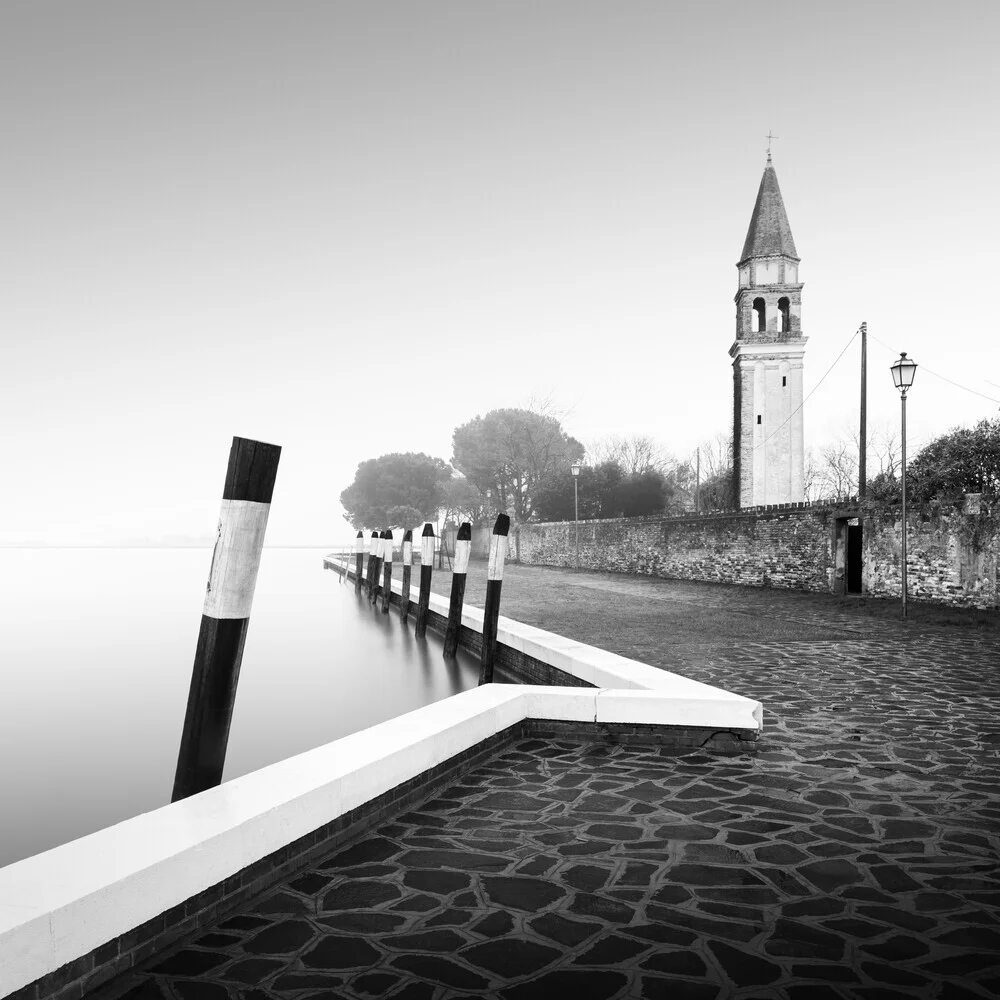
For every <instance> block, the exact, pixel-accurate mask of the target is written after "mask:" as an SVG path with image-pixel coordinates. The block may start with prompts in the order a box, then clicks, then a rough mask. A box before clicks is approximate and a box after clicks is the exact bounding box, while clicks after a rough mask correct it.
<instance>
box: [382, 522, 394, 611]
mask: <svg viewBox="0 0 1000 1000" xmlns="http://www.w3.org/2000/svg"><path fill="white" fill-rule="evenodd" d="M382 545H383V549H382V560H383V565H384V566H385V578H384V579H383V581H382V614H387V613H388V611H389V598H391V597H392V532H391V531H390V530H389V529H388V528H387V529H386V530H385V531H384V532H383V533H382Z"/></svg>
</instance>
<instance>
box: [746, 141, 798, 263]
mask: <svg viewBox="0 0 1000 1000" xmlns="http://www.w3.org/2000/svg"><path fill="white" fill-rule="evenodd" d="M779 256H780V257H790V258H791V259H792V260H795V261H798V260H799V257H798V254H796V252H795V240H794V239H792V227H791V226H790V225H789V224H788V215H787V213H786V212H785V203H784V202H783V201H782V199H781V188H779V187H778V175H777V174H776V173H775V171H774V166H773V164H772V163H771V155H770V154H768V157H767V165H766V166H765V167H764V175H763V176H762V177H761V179H760V187H759V188H758V190H757V201H756V202H755V204H754V206H753V215H751V216H750V227H749V228H748V229H747V238H746V241H745V242H744V244H743V254H742V255H741V257H740V260H739V265H742V264H744V263H745V262H746V261H747V260H749V259H750V258H751V257H779ZM739 265H737V266H739Z"/></svg>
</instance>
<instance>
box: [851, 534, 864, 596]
mask: <svg viewBox="0 0 1000 1000" xmlns="http://www.w3.org/2000/svg"><path fill="white" fill-rule="evenodd" d="M861 543H862V537H861V520H860V519H859V518H857V517H852V518H851V520H849V521H848V522H847V593H849V594H860V593H862V592H863V590H864V584H863V581H862V573H861V556H862V544H861Z"/></svg>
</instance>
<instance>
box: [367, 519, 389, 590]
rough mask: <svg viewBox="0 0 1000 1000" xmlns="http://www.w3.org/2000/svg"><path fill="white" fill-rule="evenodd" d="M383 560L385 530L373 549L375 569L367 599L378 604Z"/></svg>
mask: <svg viewBox="0 0 1000 1000" xmlns="http://www.w3.org/2000/svg"><path fill="white" fill-rule="evenodd" d="M383 562H385V531H384V530H383V531H382V532H381V533H380V534H379V536H378V548H377V549H376V550H375V571H374V572H373V573H372V589H371V593H370V594H369V599H370V600H371V602H372V604H378V595H379V590H380V589H381V582H380V581H381V577H382V563H383Z"/></svg>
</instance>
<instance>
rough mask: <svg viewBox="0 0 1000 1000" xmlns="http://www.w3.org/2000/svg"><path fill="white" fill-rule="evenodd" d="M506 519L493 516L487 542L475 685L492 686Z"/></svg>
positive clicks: (505, 551) (506, 530)
mask: <svg viewBox="0 0 1000 1000" xmlns="http://www.w3.org/2000/svg"><path fill="white" fill-rule="evenodd" d="M509 531H510V518H509V517H508V516H507V515H506V514H499V515H498V516H497V520H496V524H494V525H493V536H492V537H491V538H490V561H489V563H488V565H487V567H486V607H485V608H484V610H483V650H482V654H481V656H480V660H479V683H480V684H492V683H493V665H494V663H495V662H496V655H497V621H498V619H499V618H500V588H501V587H502V586H503V567H504V562H505V560H506V559H507V534H508V532H509Z"/></svg>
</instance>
